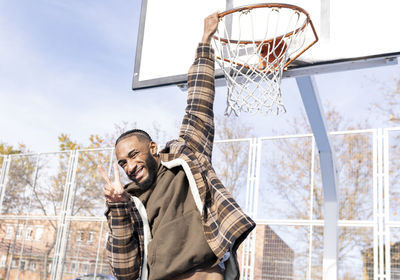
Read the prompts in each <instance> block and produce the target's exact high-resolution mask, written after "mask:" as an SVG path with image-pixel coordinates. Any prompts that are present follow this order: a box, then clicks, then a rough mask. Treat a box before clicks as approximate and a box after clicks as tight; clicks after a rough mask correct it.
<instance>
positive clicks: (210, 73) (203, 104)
mask: <svg viewBox="0 0 400 280" xmlns="http://www.w3.org/2000/svg"><path fill="white" fill-rule="evenodd" d="M214 71H215V69H214V50H213V49H212V47H211V46H210V45H209V44H203V43H200V44H199V46H198V48H197V50H196V57H195V60H194V63H193V64H192V66H191V67H190V69H189V72H188V97H187V106H186V110H185V116H184V118H183V121H182V126H181V129H180V137H181V138H183V139H185V140H186V141H187V142H188V145H189V146H190V147H191V148H192V149H194V150H196V151H198V152H200V153H202V154H204V155H205V156H207V157H208V158H209V159H211V153H212V146H213V140H214V112H213V104H214V96H215V85H214Z"/></svg>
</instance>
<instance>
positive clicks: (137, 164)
mask: <svg viewBox="0 0 400 280" xmlns="http://www.w3.org/2000/svg"><path fill="white" fill-rule="evenodd" d="M156 151H157V145H156V144H155V143H154V142H149V141H140V139H139V138H138V137H136V136H134V135H133V136H130V137H128V138H125V139H123V140H121V141H120V142H119V143H118V144H117V146H116V147H115V153H116V156H117V160H118V164H119V165H120V166H121V167H122V168H123V169H124V171H125V173H126V175H127V176H128V177H129V179H131V180H132V181H133V182H135V183H136V184H137V185H138V186H139V187H140V188H141V189H147V188H149V187H150V186H151V185H152V183H153V182H154V179H155V177H156V172H157V167H158V164H157V161H156V160H155V159H154V157H153V155H152V153H155V152H156Z"/></svg>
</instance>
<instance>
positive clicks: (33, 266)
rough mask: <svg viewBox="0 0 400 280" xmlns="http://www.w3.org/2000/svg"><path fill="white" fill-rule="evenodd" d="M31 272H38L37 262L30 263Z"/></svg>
mask: <svg viewBox="0 0 400 280" xmlns="http://www.w3.org/2000/svg"><path fill="white" fill-rule="evenodd" d="M29 270H32V271H36V262H34V261H31V262H30V263H29Z"/></svg>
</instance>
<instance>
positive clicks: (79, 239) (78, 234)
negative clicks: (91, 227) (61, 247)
mask: <svg viewBox="0 0 400 280" xmlns="http://www.w3.org/2000/svg"><path fill="white" fill-rule="evenodd" d="M75 241H76V242H82V241H83V231H77V232H76V240H75Z"/></svg>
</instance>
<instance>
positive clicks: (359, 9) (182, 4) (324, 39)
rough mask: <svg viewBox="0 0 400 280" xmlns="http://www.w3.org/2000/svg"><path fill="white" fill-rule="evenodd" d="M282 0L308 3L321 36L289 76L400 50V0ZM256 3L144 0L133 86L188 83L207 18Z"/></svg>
mask: <svg viewBox="0 0 400 280" xmlns="http://www.w3.org/2000/svg"><path fill="white" fill-rule="evenodd" d="M278 2H279V3H287V4H293V5H297V6H299V7H301V8H303V9H305V10H306V11H307V12H308V13H309V14H310V16H311V20H312V21H313V23H314V26H315V28H316V31H317V33H318V36H319V41H318V42H317V43H316V45H314V46H312V47H311V48H310V49H309V50H308V51H307V52H305V53H304V54H302V55H301V56H300V57H299V58H298V60H297V63H296V64H293V65H292V66H291V67H290V68H289V71H287V73H286V75H285V76H286V77H292V76H296V75H304V74H307V75H311V74H317V73H324V72H332V71H341V70H346V69H356V68H357V67H358V68H362V67H364V66H363V62H366V61H374V59H387V60H388V61H389V62H388V63H390V61H392V60H393V58H395V57H397V56H399V55H400V36H399V35H398V31H397V29H398V28H399V26H400V17H399V12H400V1H399V0H380V1H376V0H363V1H360V0H331V1H329V0H302V1H300V0H280V1H278ZM255 3H260V1H251V0H202V1H193V0H185V1H183V0H168V1H165V0H142V10H141V18H140V26H139V35H138V40H137V49H136V60H135V70H134V77H133V89H140V88H148V87H155V86H163V85H168V84H181V83H185V82H186V73H187V70H188V68H189V66H190V65H191V63H192V61H193V58H194V53H195V49H196V46H197V44H198V43H199V42H200V40H201V37H202V33H203V22H204V18H205V17H206V16H208V15H209V14H211V13H213V12H215V11H219V12H222V11H225V10H227V9H231V8H234V7H239V6H243V5H249V4H255ZM343 63H346V66H345V67H343ZM338 65H339V66H338ZM340 65H341V66H340ZM369 65H371V63H370V64H369ZM372 66H373V63H372ZM216 76H217V78H220V77H222V73H221V72H220V71H218V70H217V71H216Z"/></svg>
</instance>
